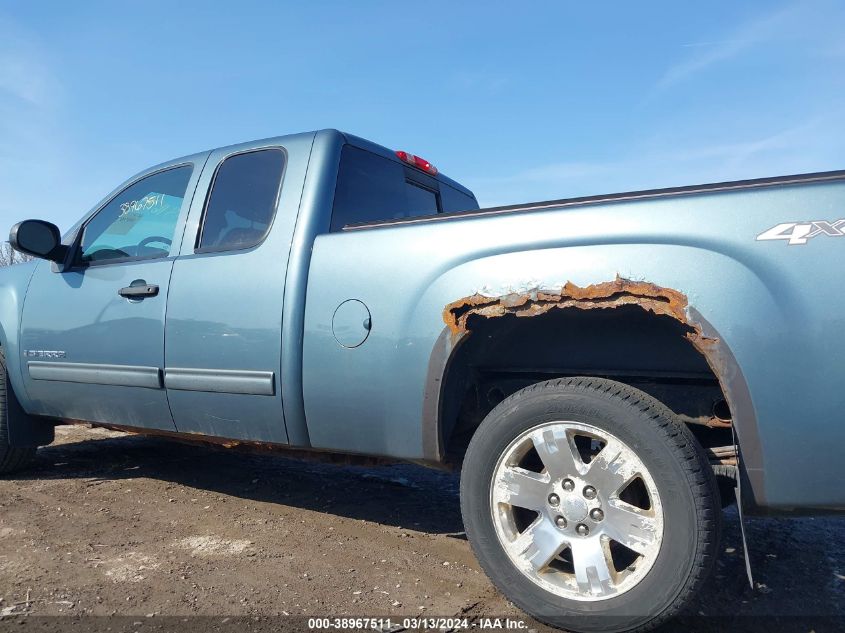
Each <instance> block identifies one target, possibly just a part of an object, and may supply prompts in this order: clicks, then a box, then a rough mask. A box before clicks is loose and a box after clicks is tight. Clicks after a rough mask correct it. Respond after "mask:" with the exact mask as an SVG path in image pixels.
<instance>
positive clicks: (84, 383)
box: [20, 155, 205, 430]
mask: <svg viewBox="0 0 845 633" xmlns="http://www.w3.org/2000/svg"><path fill="white" fill-rule="evenodd" d="M204 159H205V156H204V155H203V156H199V157H197V161H196V162H198V161H202V160H204ZM194 162H195V161H190V160H189V161H188V162H184V163H181V164H176V165H172V166H168V167H165V168H161V169H158V170H157V171H155V172H153V173H150V174H147V175H144V176H142V177H141V178H139V179H136V180H135V181H134V182H132V183H131V184H130V185H129V186H127V187H125V188H123V189H122V190H121V191H120V192H119V193H118V194H116V195H115V196H114V197H112V198H111V199H110V200H109V201H108V202H107V203H106V204H105V205H103V206H102V207H101V208H100V209H99V210H98V211H97V212H95V213H94V214H92V215H91V217H90V218H89V219H88V220H87V221H86V222H85V223H84V224H83V226H82V227H81V229H80V231H81V236H80V238H79V239H77V240H76V246H75V247H74V252H73V253H72V254H71V256H70V257H71V259H70V260H69V264H68V265H67V266H66V268H65V269H64V270H63V271H61V272H59V271H58V270H57V269H56V268H55V267H54V266H51V264H50V262H46V261H42V262H40V263H39V264H38V266H37V268H36V271H35V273H34V275H33V277H32V281H31V283H30V286H29V289H28V291H27V296H26V299H25V301H24V309H23V316H22V330H21V341H20V348H21V350H22V351H21V353H22V354H23V355H24V358H23V359H22V360H23V363H22V366H23V368H24V369H23V378H24V384H25V387H26V391H27V394H28V395H29V397H30V399H31V401H32V402H33V407H34V410H32V411H31V413H35V414H41V415H47V416H53V417H60V418H64V419H75V420H85V421H90V422H100V423H111V424H116V425H124V426H132V427H146V428H156V429H168V430H175V427H174V425H173V418H172V416H171V414H170V409H169V407H168V403H167V396H166V391H165V390H164V385H163V369H164V318H165V308H166V301H167V294H168V288H169V283H170V274H171V271H172V268H173V260H174V258H175V255H176V253H177V252H178V248H179V243H180V240H181V237H182V236H181V233H180V229H181V227H183V226H184V221H185V217H186V215H187V209H188V207H189V205H190V198H191V194H192V193H193V191H194V188H195V186H196V181H197V179H198V177H199V173H200V171H201V169H202V163H201V162H199V164H196V165H195V164H194Z"/></svg>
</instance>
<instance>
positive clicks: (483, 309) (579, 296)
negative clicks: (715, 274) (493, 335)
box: [443, 276, 719, 376]
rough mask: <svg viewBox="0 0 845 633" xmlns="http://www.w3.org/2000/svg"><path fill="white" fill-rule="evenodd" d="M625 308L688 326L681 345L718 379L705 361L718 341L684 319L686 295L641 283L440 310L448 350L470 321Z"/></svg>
mask: <svg viewBox="0 0 845 633" xmlns="http://www.w3.org/2000/svg"><path fill="white" fill-rule="evenodd" d="M629 305H634V306H639V307H640V308H642V309H643V310H646V311H648V312H653V313H654V314H658V315H664V316H669V317H672V318H673V319H675V320H677V321H679V322H680V323H682V324H684V325H686V326H688V327H689V328H690V329H691V331H690V332H688V333H687V335H686V337H687V339H688V340H689V341H690V342H691V343H692V344H693V345H694V346H695V348H696V349H698V350H699V351H700V352H701V353H702V354H703V355H704V356H705V358H707V360H708V362H709V363H710V364H711V367H712V369H713V370H714V372H716V375H717V376H718V375H719V373H718V372H717V369H718V367H717V366H713V365H714V362H715V360H716V359H715V358H711V357H712V356H713V354H712V353H711V352H712V351H713V349H714V348H715V347H716V345H717V343H718V339H715V338H710V337H707V336H704V335H703V334H702V331H701V325H700V324H699V323H696V322H695V321H694V320H693V319H691V318H690V316H689V314H688V311H687V308H688V307H689V301H688V300H687V297H686V295H684V294H683V293H681V292H678V291H677V290H673V289H672V288H663V287H661V286H657V285H655V284H653V283H649V282H645V281H632V280H630V279H625V278H623V277H619V276H617V277H616V279H614V280H613V281H606V282H603V283H599V284H592V285H589V286H584V287H581V286H577V285H575V284H573V283H572V282H567V283H566V284H565V285H564V286H563V287H562V288H561V289H560V290H543V289H537V290H531V291H528V292H523V293H512V294H507V295H502V296H498V297H490V296H486V295H482V294H474V295H471V296H469V297H465V298H463V299H458V300H457V301H453V302H452V303H450V304H449V305H447V306H446V308H445V309H444V310H443V320H444V322H445V323H446V325H447V326H448V328H449V330H450V331H451V332H452V342H453V344H454V343H457V341H458V340H459V339H460V338H462V337H463V336H465V335H466V334H468V333H469V332H470V329H469V328H468V325H467V323H468V321H469V319H470V317H472V316H478V317H482V318H486V319H494V318H497V317H503V316H506V315H514V316H516V317H535V316H539V315H541V314H546V313H547V312H549V311H551V310H559V309H566V308H576V309H579V310H596V309H613V308H619V307H622V306H629ZM716 365H718V363H716Z"/></svg>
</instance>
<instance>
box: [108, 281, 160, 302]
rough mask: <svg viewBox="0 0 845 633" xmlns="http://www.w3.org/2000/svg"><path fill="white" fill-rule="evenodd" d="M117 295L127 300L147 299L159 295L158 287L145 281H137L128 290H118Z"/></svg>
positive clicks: (127, 287)
mask: <svg viewBox="0 0 845 633" xmlns="http://www.w3.org/2000/svg"><path fill="white" fill-rule="evenodd" d="M117 294H119V295H120V296H121V297H126V298H127V299H145V298H146V297H155V296H156V295H157V294H158V286H156V285H155V284H148V283H147V282H146V281H144V280H143V279H137V280H135V281H133V282H132V284H131V285H129V286H126V288H121V289H120V290H118V291H117Z"/></svg>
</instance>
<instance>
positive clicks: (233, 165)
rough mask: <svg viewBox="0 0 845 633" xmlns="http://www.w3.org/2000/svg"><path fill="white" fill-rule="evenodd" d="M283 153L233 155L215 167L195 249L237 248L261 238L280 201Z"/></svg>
mask: <svg viewBox="0 0 845 633" xmlns="http://www.w3.org/2000/svg"><path fill="white" fill-rule="evenodd" d="M284 168H285V153H284V152H283V151H282V150H280V149H262V150H258V151H254V152H246V153H244V154H235V155H234V156H230V157H229V158H227V159H226V160H224V161H223V162H222V163H221V164H220V166H219V167H218V168H217V173H216V174H215V176H214V181H213V182H212V185H211V193H210V194H209V196H208V201H207V202H206V206H205V219H204V220H203V225H202V232H201V234H200V239H199V244H198V245H197V246H198V247H197V252H202V251H224V250H237V249H243V248H249V247H251V246H255V245H256V244H259V243H260V242H262V241H263V240H264V237H265V236H266V235H267V231H269V230H270V225H271V224H272V223H273V217H274V216H275V214H276V206H277V204H278V201H279V188H280V187H281V183H282V172H283V171H284Z"/></svg>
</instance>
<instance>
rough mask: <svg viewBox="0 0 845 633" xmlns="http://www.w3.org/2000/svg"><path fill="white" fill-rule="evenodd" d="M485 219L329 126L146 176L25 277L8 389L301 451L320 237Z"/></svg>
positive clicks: (442, 185)
mask: <svg viewBox="0 0 845 633" xmlns="http://www.w3.org/2000/svg"><path fill="white" fill-rule="evenodd" d="M477 207H478V204H477V202H476V200H475V198H474V196H473V194H472V193H471V192H470V191H469V190H467V189H466V188H465V187H462V186H461V185H459V184H458V183H456V182H454V181H452V180H450V179H449V178H447V177H445V176H444V175H443V174H441V173H439V172H438V171H437V169H436V168H435V167H434V166H432V165H431V163H428V162H427V161H425V160H423V159H420V158H418V157H416V156H414V155H412V154H409V153H407V152H404V151H399V152H395V151H391V150H388V149H386V148H384V147H381V146H379V145H376V144H374V143H371V142H369V141H365V140H364V139H360V138H357V137H355V136H351V135H348V134H343V133H341V132H338V131H336V130H323V131H319V132H313V133H306V134H296V135H291V136H283V137H278V138H273V139H267V140H262V141H257V142H251V143H244V144H240V145H235V146H230V147H225V148H221V149H217V150H214V151H211V152H204V153H199V154H193V155H190V156H186V157H183V158H179V159H176V160H173V161H169V162H167V163H162V164H160V165H157V166H155V167H152V168H151V169H148V170H146V171H144V172H141V173H140V174H137V175H136V176H134V177H133V178H131V179H130V180H128V181H127V182H125V183H123V184H122V185H120V186H119V187H118V188H117V189H115V190H114V191H113V192H112V193H110V194H109V195H108V196H107V197H106V198H105V199H104V200H103V201H102V202H101V203H100V204H98V205H97V206H96V207H95V208H94V210H93V211H91V212H90V213H89V214H87V215H86V216H85V217H84V218H83V219H82V220H81V221H80V222H79V223H78V224H77V225H76V226H74V227H73V228H72V230H70V231H69V232H68V233H67V234H66V235H65V236H64V239H63V240H62V244H63V246H64V248H63V249H62V256H61V257H55V258H54V261H52V262H50V261H41V262H39V263H37V264H33V265H31V266H34V271H32V276H31V280H30V281H29V288H28V291H27V295H26V296H27V298H26V300H25V301H24V303H23V306H22V312H21V328H20V339H19V345H20V353H21V357H22V359H23V362H22V363H21V364H20V365H19V371H17V372H14V373H13V375H11V379H12V383H13V385H14V387H15V392H16V393H17V394H19V395H20V400H21V402H22V404H23V405H24V408H25V409H26V411H27V412H28V413H29V414H31V415H36V416H44V417H48V418H56V419H62V420H80V421H86V422H93V423H107V424H109V425H113V426H118V427H129V428H140V429H153V430H158V431H170V432H178V433H191V434H202V435H209V436H216V437H223V438H228V439H234V440H260V441H262V442H268V443H277V444H289V443H293V444H299V445H307V443H308V435H307V427H306V425H305V421H304V409H303V403H302V388H301V362H300V358H301V346H302V342H301V341H302V328H303V315H302V312H303V309H304V303H305V291H306V285H307V274H308V266H309V258H310V250H311V244H312V242H313V240H314V238H315V236H317V235H319V234H322V233H329V232H337V231H340V230H341V229H342V228H343V227H344V226H346V225H350V224H355V223H360V222H367V221H373V220H385V219H398V218H407V217H413V216H417V215H431V214H437V213H441V212H454V211H463V210H466V209H474V208H477ZM57 306H60V308H59V309H57ZM13 341H14V337H13V336H12V337H8V336H7V340H4V341H3V346H4V348H6V349H8V348H10V347H11V346H13ZM10 343H12V345H10ZM283 350H285V353H284V354H283ZM283 376H284V380H282V377H283ZM287 420H290V422H291V426H288V424H286V421H287ZM291 427H292V428H291Z"/></svg>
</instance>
